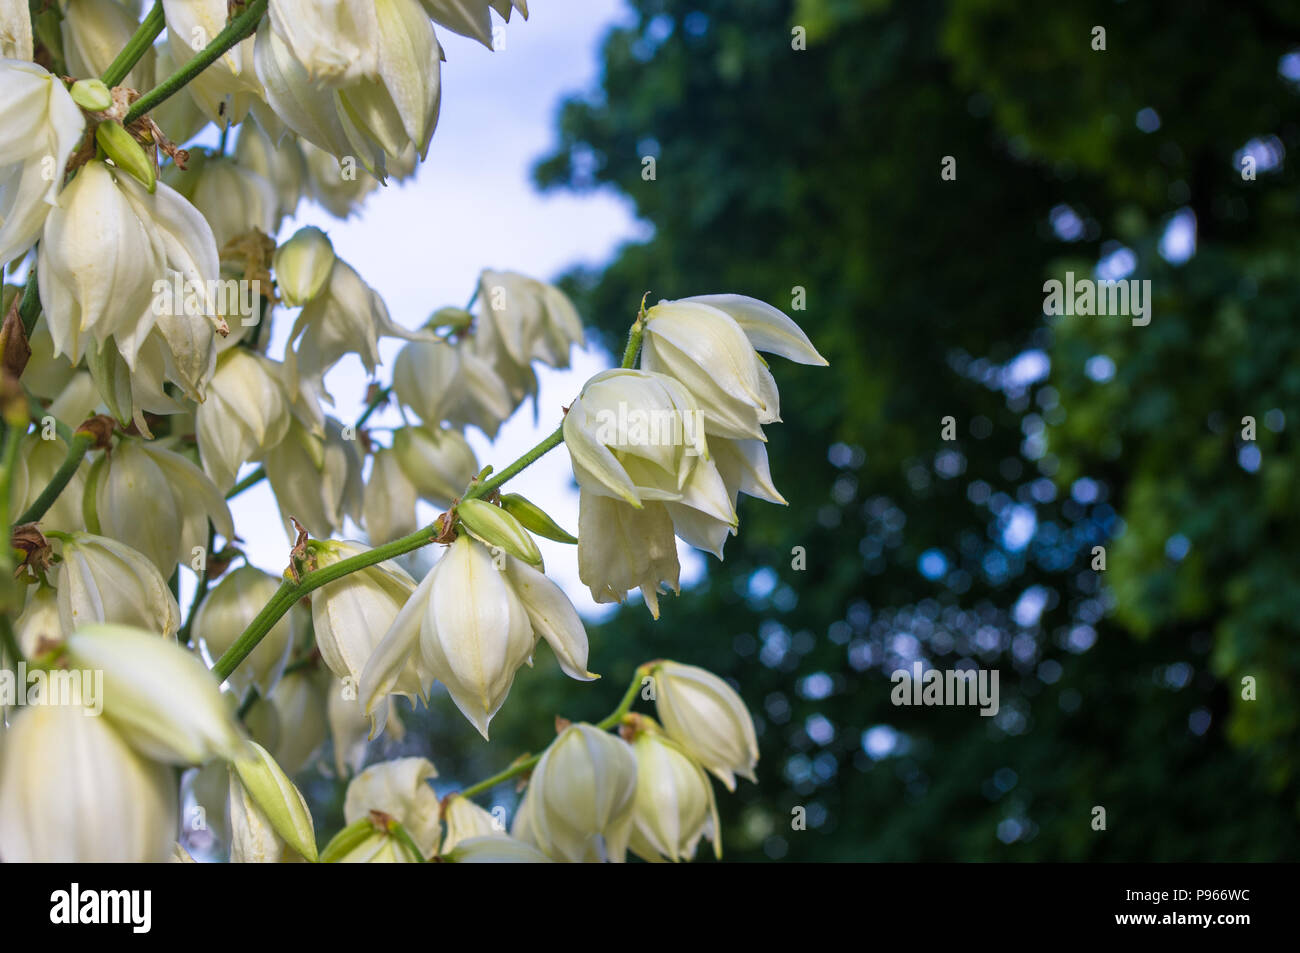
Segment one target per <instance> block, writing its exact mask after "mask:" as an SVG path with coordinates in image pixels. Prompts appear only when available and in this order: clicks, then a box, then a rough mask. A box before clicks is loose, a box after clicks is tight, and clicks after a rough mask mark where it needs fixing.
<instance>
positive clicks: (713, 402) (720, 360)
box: [641, 295, 826, 440]
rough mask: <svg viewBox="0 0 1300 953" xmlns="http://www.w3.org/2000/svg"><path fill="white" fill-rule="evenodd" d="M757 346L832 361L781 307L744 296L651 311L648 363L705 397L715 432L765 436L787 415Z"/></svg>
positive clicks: (702, 298)
mask: <svg viewBox="0 0 1300 953" xmlns="http://www.w3.org/2000/svg"><path fill="white" fill-rule="evenodd" d="M755 349H757V350H760V351H768V352H770V353H773V354H779V355H780V356H782V357H785V358H788V359H789V360H792V361H796V362H798V363H800V364H820V365H825V364H826V359H825V358H823V357H822V356H821V355H820V354H818V353H817V349H816V348H814V347H813V345H812V342H811V341H809V340H808V336H807V335H806V334H804V333H803V331H802V330H801V329H800V328H799V326H798V325H797V324H795V323H794V321H792V320H791V319H790V318H789V317H788V316H787V315H786V314H785V313H784V312H782V311H781V310H780V309H779V308H774V307H772V306H771V305H770V304H767V303H766V302H763V301H759V300H758V299H757V298H747V297H745V296H744V295H699V296H696V297H693V298H682V299H680V300H678V301H661V302H660V303H659V304H657V305H655V306H654V307H653V308H651V309H650V310H649V311H647V312H646V315H645V338H644V342H643V344H642V349H641V367H642V368H644V369H645V370H648V371H659V372H661V373H664V374H667V375H669V376H671V377H675V378H676V379H677V380H679V381H681V382H682V384H684V385H685V386H686V388H687V389H688V390H689V391H690V392H691V393H692V394H693V395H695V397H696V399H697V400H698V401H699V404H700V407H701V409H702V410H703V411H704V415H705V429H706V430H707V431H708V433H709V434H711V435H712V434H717V435H718V436H720V437H729V438H731V439H733V440H746V439H756V440H762V439H764V438H763V430H762V425H763V424H769V423H773V422H775V421H778V420H780V419H781V409H780V398H779V395H778V394H777V389H776V382H775V381H774V380H773V378H772V374H771V372H770V371H769V370H768V369H767V365H766V364H765V363H764V362H763V361H762V360H760V359H759V357H758V355H757V353H755Z"/></svg>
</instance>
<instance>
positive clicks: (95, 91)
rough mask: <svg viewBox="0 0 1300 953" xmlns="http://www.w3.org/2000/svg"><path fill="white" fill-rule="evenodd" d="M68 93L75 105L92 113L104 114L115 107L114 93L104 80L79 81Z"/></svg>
mask: <svg viewBox="0 0 1300 953" xmlns="http://www.w3.org/2000/svg"><path fill="white" fill-rule="evenodd" d="M68 92H69V93H71V95H72V101H73V102H74V103H76V104H77V105H78V106H80V107H81V108H82V109H88V110H90V111H91V112H103V111H104V110H105V109H108V108H109V107H110V106H112V105H113V92H112V90H110V89H109V88H108V87H107V86H105V85H104V83H103V81H102V80H98V79H79V80H77V81H76V82H75V83H73V84H72V88H71V89H70V90H68Z"/></svg>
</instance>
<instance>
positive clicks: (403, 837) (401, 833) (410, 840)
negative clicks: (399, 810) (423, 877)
mask: <svg viewBox="0 0 1300 953" xmlns="http://www.w3.org/2000/svg"><path fill="white" fill-rule="evenodd" d="M388 833H389V834H391V835H392V836H393V837H395V838H397V842H398V843H399V844H401V845H402V846H403V847H405V848H406V849H407V851H409V852H410V854H411V856H412V857H414V858H415V862H416V863H417V864H423V863H425V862H426V861H425V859H424V855H423V854H422V853H420V845H419V844H417V843H416V842H415V838H414V837H412V836H411V832H410V831H408V830H407V829H406V828H405V827H403V826H402V822H401V821H399V820H397V818H392V819H390V820H389V822H388Z"/></svg>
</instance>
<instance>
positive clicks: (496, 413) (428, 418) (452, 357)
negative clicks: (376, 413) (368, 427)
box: [393, 340, 517, 438]
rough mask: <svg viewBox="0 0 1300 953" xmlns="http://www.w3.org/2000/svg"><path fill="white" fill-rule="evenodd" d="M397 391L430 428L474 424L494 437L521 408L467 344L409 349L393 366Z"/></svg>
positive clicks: (420, 343)
mask: <svg viewBox="0 0 1300 953" xmlns="http://www.w3.org/2000/svg"><path fill="white" fill-rule="evenodd" d="M393 392H394V393H395V394H396V395H397V399H398V400H399V401H401V402H402V403H403V404H405V405H406V406H407V407H409V408H410V409H411V410H413V411H414V412H415V414H416V416H418V417H419V418H420V419H421V420H422V421H424V422H425V423H426V424H429V425H430V426H434V425H437V424H440V423H443V422H444V421H445V422H449V423H453V424H461V425H464V424H472V425H473V426H475V427H478V428H479V429H480V430H482V431H483V432H484V433H485V434H487V435H488V437H490V438H491V437H494V436H495V435H496V432H497V429H498V428H499V427H500V426H501V422H502V421H504V420H505V419H506V418H507V417H509V416H510V415H511V414H512V413H514V410H515V407H516V406H517V403H516V402H515V401H514V400H512V399H511V397H510V393H509V389H508V388H507V386H506V384H505V382H504V381H502V379H501V378H500V376H499V375H498V374H497V373H496V372H495V371H494V370H493V369H492V367H491V365H489V364H488V362H487V361H486V360H484V359H483V358H481V357H480V356H479V355H477V354H475V353H474V352H473V351H472V350H470V349H469V348H468V347H467V346H466V345H465V344H464V342H459V343H457V344H448V343H447V342H446V341H442V340H433V341H426V340H419V341H412V342H411V343H409V344H406V345H404V346H403V347H402V350H401V351H400V352H399V353H398V355H397V360H396V361H395V362H394V364H393Z"/></svg>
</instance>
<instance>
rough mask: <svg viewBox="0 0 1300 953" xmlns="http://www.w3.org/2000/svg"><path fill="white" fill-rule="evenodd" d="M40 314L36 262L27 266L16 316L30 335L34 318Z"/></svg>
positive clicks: (34, 322)
mask: <svg viewBox="0 0 1300 953" xmlns="http://www.w3.org/2000/svg"><path fill="white" fill-rule="evenodd" d="M40 316H41V289H40V288H39V287H38V286H37V283H36V262H35V260H33V261H32V263H31V264H30V265H28V266H27V284H26V285H25V286H24V287H23V300H22V302H21V303H20V304H19V305H18V317H19V319H20V320H21V321H22V322H23V330H24V331H26V332H27V336H28V337H29V338H30V337H31V336H32V329H33V328H35V327H36V319H37V318H39V317H40Z"/></svg>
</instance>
